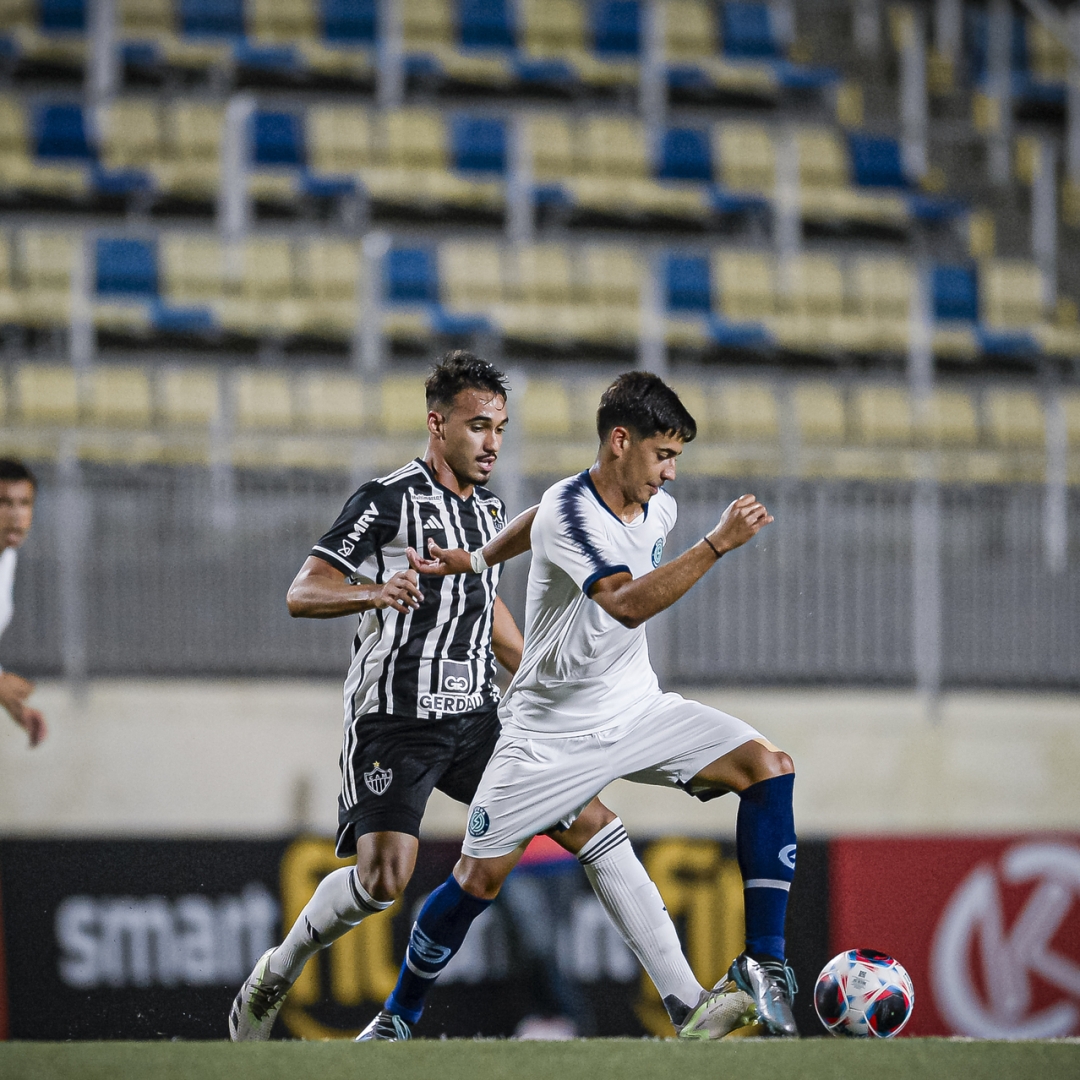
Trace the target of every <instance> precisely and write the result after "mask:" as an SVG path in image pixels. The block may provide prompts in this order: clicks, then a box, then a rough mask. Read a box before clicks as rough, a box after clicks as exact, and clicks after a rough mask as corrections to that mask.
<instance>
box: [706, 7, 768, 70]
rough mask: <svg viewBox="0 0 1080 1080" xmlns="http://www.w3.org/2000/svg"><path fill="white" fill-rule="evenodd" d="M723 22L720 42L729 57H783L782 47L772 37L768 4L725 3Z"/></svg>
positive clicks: (722, 11)
mask: <svg viewBox="0 0 1080 1080" xmlns="http://www.w3.org/2000/svg"><path fill="white" fill-rule="evenodd" d="M720 18H721V27H722V30H721V34H720V39H721V40H722V41H723V43H724V52H725V53H726V54H727V55H728V56H738V57H757V58H762V57H770V56H772V57H778V56H780V52H781V50H780V45H779V43H778V42H777V40H776V38H775V36H774V35H773V31H772V20H771V19H770V17H769V7H768V5H767V4H747V3H734V2H731V3H726V4H724V6H723V8H722V9H721V16H720Z"/></svg>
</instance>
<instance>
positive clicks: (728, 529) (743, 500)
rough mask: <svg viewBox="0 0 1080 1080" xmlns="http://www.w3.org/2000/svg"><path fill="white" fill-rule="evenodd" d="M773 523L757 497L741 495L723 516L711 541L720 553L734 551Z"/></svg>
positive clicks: (712, 534) (711, 534)
mask: <svg viewBox="0 0 1080 1080" xmlns="http://www.w3.org/2000/svg"><path fill="white" fill-rule="evenodd" d="M772 521H773V516H772V514H770V513H769V511H768V510H766V509H765V507H764V505H763V504H762V503H759V502H758V500H757V496H755V495H740V496H739V497H738V498H737V499H736V500H735V501H734V502H733V503H732V504H731V505H730V506H729V507H728V508H727V509H726V510H725V511H724V512H723V513H722V514H721V515H720V522H719V524H718V525H717V526H716V528H715V529H713V531H712V532H711V533H709V539H710V540H711V541H712V543H713V545H714V546H715V547H716V548H717V550H719V551H720V552H725V551H733V550H734V549H735V548H737V547H742V545H743V544H745V543H746V542H747V540H752V539H753V538H754V537H755V536H756V535H757V534H758V532H760V530H761V529H763V528H764V527H765V526H766V525H769V524H771V523H772Z"/></svg>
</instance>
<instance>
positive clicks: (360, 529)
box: [338, 503, 379, 555]
mask: <svg viewBox="0 0 1080 1080" xmlns="http://www.w3.org/2000/svg"><path fill="white" fill-rule="evenodd" d="M378 516H379V510H378V507H377V506H376V505H375V504H374V503H371V504H370V505H369V506H368V508H367V509H366V510H365V511H364V512H363V513H362V514H361V515H360V516H359V517H358V518H357V519H356V521H355V523H354V524H353V527H352V532H350V533H349V535H348V536H347V537H346V538H345V539H344V540H342V541H341V546H340V547H339V548H338V554H340V555H351V554H352V553H353V551H354V550H355V548H356V545H357V543H358V542H359V540H360V537H361V536H363V535H364V533H366V532H367V531H368V529H370V528H371V523H372V522H373V521H374V520H375V519H376V518H377V517H378Z"/></svg>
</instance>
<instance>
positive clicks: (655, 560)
mask: <svg viewBox="0 0 1080 1080" xmlns="http://www.w3.org/2000/svg"><path fill="white" fill-rule="evenodd" d="M663 554H664V538H663V537H662V536H661V537H660V539H659V540H657V541H656V543H655V544H653V546H652V564H653V568H654V569H655V568H656V567H657V566H659V565H660V559H661V557H662V556H663Z"/></svg>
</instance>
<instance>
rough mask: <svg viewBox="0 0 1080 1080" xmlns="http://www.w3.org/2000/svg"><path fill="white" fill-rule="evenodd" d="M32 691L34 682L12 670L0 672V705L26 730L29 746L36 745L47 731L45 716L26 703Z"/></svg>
mask: <svg viewBox="0 0 1080 1080" xmlns="http://www.w3.org/2000/svg"><path fill="white" fill-rule="evenodd" d="M33 692H34V684H33V683H32V682H30V680H29V679H24V678H23V677H22V676H21V675H16V674H15V673H14V672H13V671H4V672H0V705H3V707H4V708H5V709H6V710H7V711H8V713H9V714H10V715H11V719H12V720H14V721H15V723H16V724H18V725H19V727H21V728H22V729H23V731H25V732H26V734H27V737H28V738H29V739H30V745H31V746H37V744H38V743H39V742H41V740H42V739H44V738H45V736H46V735H47V734H48V733H49V729H48V727H47V726H46V724H45V717H44V716H43V715H42V714H41V713H40V712H38V710H37V709H32V708H31V707H30V706H29V705H27V704H26V699H27V698H28V697H29V696H30V695H31V694H32V693H33Z"/></svg>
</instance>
